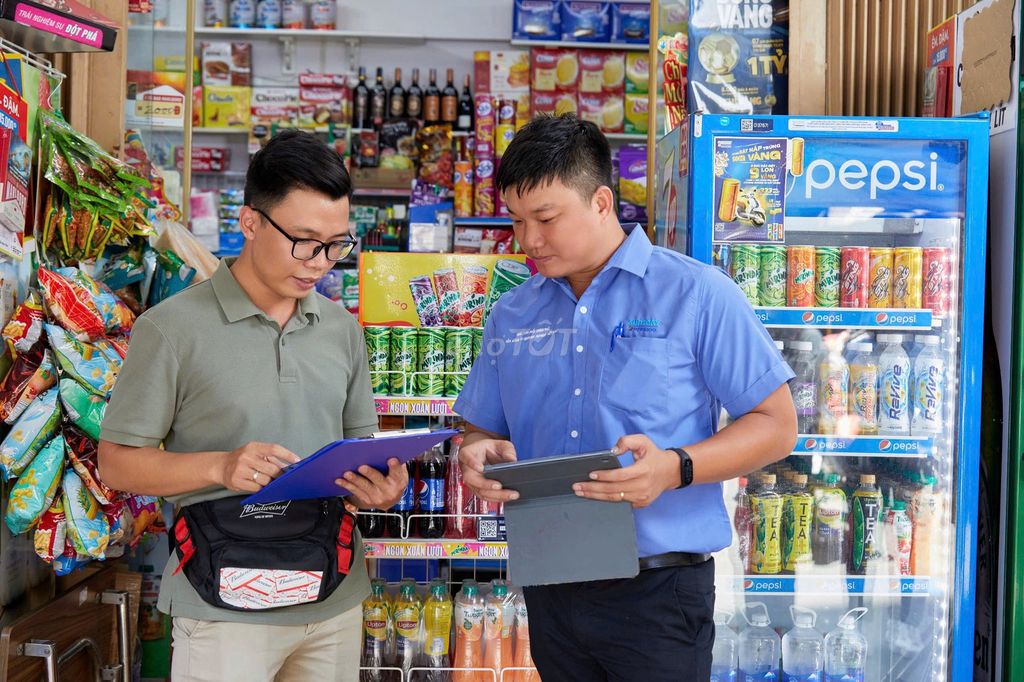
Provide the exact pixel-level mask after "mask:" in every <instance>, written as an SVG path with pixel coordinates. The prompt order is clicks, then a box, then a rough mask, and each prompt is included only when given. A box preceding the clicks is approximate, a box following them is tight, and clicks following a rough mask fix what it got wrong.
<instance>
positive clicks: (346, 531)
mask: <svg viewBox="0 0 1024 682" xmlns="http://www.w3.org/2000/svg"><path fill="white" fill-rule="evenodd" d="M241 499H242V498H241V497H228V498H224V499H220V500H211V501H209V502H200V503H198V504H190V505H188V506H187V507H182V509H181V511H179V512H178V516H177V518H176V519H175V522H174V539H175V552H176V553H177V555H178V562H179V565H178V568H177V570H175V573H177V572H178V571H184V572H185V577H187V578H188V581H189V582H190V583H191V584H192V587H194V588H195V590H196V592H198V593H199V596H200V597H202V598H203V600H204V601H205V602H207V603H208V604H211V605H213V606H216V607H218V608H222V609H231V610H233V611H262V610H266V609H277V608H282V607H285V606H295V605H298V604H309V603H313V602H320V601H323V600H324V599H327V597H329V596H330V595H331V593H333V592H334V590H336V589H337V587H338V585H340V584H341V583H342V581H343V580H344V579H345V576H347V575H348V573H349V569H351V567H352V561H353V558H354V556H353V555H354V552H353V549H352V535H353V532H354V529H355V517H354V516H353V515H352V514H350V513H349V512H347V511H346V510H345V506H344V504H343V503H342V501H341V499H340V498H336V497H326V498H321V499H316V500H292V501H290V502H276V503H273V504H247V505H242V504H239V501H240V500H241Z"/></svg>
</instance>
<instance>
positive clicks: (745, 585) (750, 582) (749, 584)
mask: <svg viewBox="0 0 1024 682" xmlns="http://www.w3.org/2000/svg"><path fill="white" fill-rule="evenodd" d="M752 587H754V581H753V580H750V579H749V578H748V579H746V580H744V581H743V589H744V590H749V589H751V588H752Z"/></svg>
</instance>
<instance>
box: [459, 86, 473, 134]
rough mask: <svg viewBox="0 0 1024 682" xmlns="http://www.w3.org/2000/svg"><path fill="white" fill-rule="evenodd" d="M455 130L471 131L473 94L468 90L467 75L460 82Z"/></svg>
mask: <svg viewBox="0 0 1024 682" xmlns="http://www.w3.org/2000/svg"><path fill="white" fill-rule="evenodd" d="M455 129H456V130H463V131H466V132H469V131H471V130H473V92H472V91H471V90H470V88H469V74H466V78H465V80H463V82H462V94H461V95H459V119H458V121H457V122H456V124H455Z"/></svg>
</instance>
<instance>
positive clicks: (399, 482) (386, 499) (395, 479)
mask: <svg viewBox="0 0 1024 682" xmlns="http://www.w3.org/2000/svg"><path fill="white" fill-rule="evenodd" d="M335 483H337V484H338V485H340V486H342V487H344V488H347V489H348V490H349V492H351V493H352V495H351V496H350V497H349V499H350V500H351V502H352V503H353V504H354V505H355V506H357V507H359V508H360V509H381V510H387V509H391V507H394V506H395V505H396V504H398V501H399V500H400V499H402V493H404V492H405V486H406V485H408V483H409V471H408V469H406V468H405V465H403V464H402V463H401V462H399V461H398V460H397V459H395V458H394V457H392V458H391V459H389V460H388V474H387V476H385V475H384V474H382V473H380V472H379V471H377V470H376V469H374V468H373V467H370V466H366V465H363V466H361V467H359V470H358V472H356V471H350V472H348V473H347V474H345V475H344V476H342V477H341V478H339V479H337V480H336V481H335Z"/></svg>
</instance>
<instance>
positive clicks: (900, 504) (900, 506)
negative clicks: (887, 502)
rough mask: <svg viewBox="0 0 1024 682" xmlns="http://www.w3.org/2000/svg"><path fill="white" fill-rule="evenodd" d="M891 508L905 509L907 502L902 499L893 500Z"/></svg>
mask: <svg viewBox="0 0 1024 682" xmlns="http://www.w3.org/2000/svg"><path fill="white" fill-rule="evenodd" d="M892 508H893V509H895V510H896V511H906V509H907V503H906V502H904V501H903V500H896V501H895V502H893V503H892Z"/></svg>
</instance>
